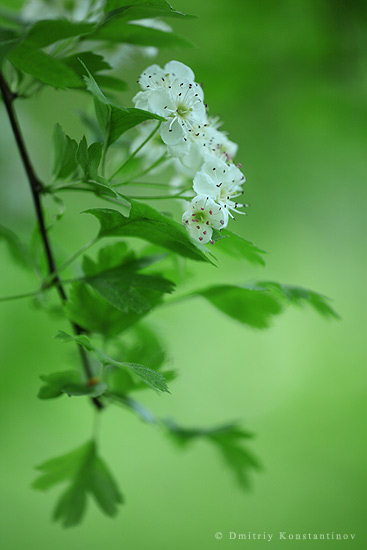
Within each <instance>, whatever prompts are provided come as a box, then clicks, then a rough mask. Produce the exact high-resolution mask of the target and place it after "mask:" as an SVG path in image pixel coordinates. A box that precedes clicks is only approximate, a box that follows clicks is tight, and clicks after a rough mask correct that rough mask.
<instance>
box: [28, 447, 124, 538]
mask: <svg viewBox="0 0 367 550" xmlns="http://www.w3.org/2000/svg"><path fill="white" fill-rule="evenodd" d="M38 469H40V470H41V471H42V472H43V473H42V474H41V475H40V476H39V477H38V478H37V479H36V480H35V482H34V484H33V487H34V488H35V489H39V490H47V489H49V488H50V487H52V486H54V485H57V484H59V483H61V482H64V481H70V484H69V486H68V487H67V489H66V490H65V491H64V493H63V494H62V495H61V497H60V499H59V501H58V503H57V505H56V508H55V510H54V516H53V517H54V519H55V520H56V521H57V520H60V521H61V523H62V524H63V526H64V527H72V526H75V525H77V524H78V523H80V521H81V520H82V518H83V516H84V513H85V509H86V502H87V495H88V493H89V494H91V495H93V497H94V499H95V500H96V502H97V504H98V506H99V507H100V508H101V510H102V511H103V512H104V513H105V514H107V515H109V516H115V515H116V513H117V507H118V505H119V504H121V503H122V502H123V498H122V495H121V493H120V491H119V489H118V487H117V485H116V482H115V480H114V479H113V477H112V475H111V473H110V472H109V470H108V468H107V466H106V465H105V463H104V462H103V461H102V459H101V458H100V457H99V456H98V453H97V447H96V444H95V442H94V441H90V442H88V443H86V444H85V445H83V446H82V447H80V448H78V449H76V450H75V451H72V452H71V453H68V454H66V455H63V456H60V457H57V458H54V459H51V460H49V461H47V462H45V463H44V464H42V465H41V466H39V467H38Z"/></svg>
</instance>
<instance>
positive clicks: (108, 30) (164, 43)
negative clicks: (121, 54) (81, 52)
mask: <svg viewBox="0 0 367 550" xmlns="http://www.w3.org/2000/svg"><path fill="white" fill-rule="evenodd" d="M88 40H108V41H110V42H117V43H122V44H135V45H137V46H156V47H157V48H169V49H171V48H193V47H194V44H193V43H192V42H190V40H187V39H186V38H184V37H183V36H180V35H179V34H176V33H174V32H165V31H161V30H158V29H153V28H151V27H145V26H142V25H138V24H136V25H135V24H134V25H132V24H128V23H126V22H125V21H123V20H122V19H117V18H113V19H110V20H108V21H107V22H106V23H105V24H104V25H103V26H101V27H99V28H98V29H97V30H96V31H95V32H94V33H92V34H90V35H88Z"/></svg>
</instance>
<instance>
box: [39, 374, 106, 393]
mask: <svg viewBox="0 0 367 550" xmlns="http://www.w3.org/2000/svg"><path fill="white" fill-rule="evenodd" d="M40 378H41V380H43V381H44V382H46V384H44V385H43V386H42V387H41V388H40V390H39V392H38V397H39V398H40V399H53V398H55V397H59V396H60V395H63V394H67V395H69V396H72V395H73V396H77V395H88V396H90V397H98V396H100V395H102V394H103V393H104V391H105V390H106V389H107V385H106V384H105V383H103V382H98V380H96V379H93V384H91V383H88V382H84V381H83V379H82V376H81V375H80V374H79V373H78V372H77V371H64V372H54V373H51V374H47V375H42V376H41V377H40Z"/></svg>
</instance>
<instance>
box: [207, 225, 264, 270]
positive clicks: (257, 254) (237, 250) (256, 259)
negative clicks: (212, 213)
mask: <svg viewBox="0 0 367 550" xmlns="http://www.w3.org/2000/svg"><path fill="white" fill-rule="evenodd" d="M212 238H213V240H214V241H215V250H218V249H219V251H220V252H224V253H225V254H228V255H229V256H233V257H234V258H237V259H239V258H241V259H243V260H246V261H247V262H249V263H250V264H254V265H265V262H264V259H263V258H262V256H261V255H262V254H266V252H265V251H264V250H261V248H258V247H257V246H255V245H254V244H252V243H251V242H250V241H246V239H244V238H243V237H241V236H240V235H237V234H236V233H232V232H231V231H227V230H226V229H222V231H220V232H219V231H216V230H214V231H213V237H212Z"/></svg>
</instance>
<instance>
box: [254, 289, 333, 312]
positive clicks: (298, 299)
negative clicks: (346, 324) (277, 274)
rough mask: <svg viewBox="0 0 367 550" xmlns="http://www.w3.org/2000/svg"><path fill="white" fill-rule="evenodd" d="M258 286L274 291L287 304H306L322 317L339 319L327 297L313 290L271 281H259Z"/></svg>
mask: <svg viewBox="0 0 367 550" xmlns="http://www.w3.org/2000/svg"><path fill="white" fill-rule="evenodd" d="M257 286H258V288H260V289H261V288H265V289H268V290H271V291H272V292H274V294H275V295H277V296H279V297H280V298H281V299H282V300H285V302H286V303H287V304H294V305H300V306H302V305H304V304H308V305H309V306H310V307H312V308H314V310H315V311H316V312H317V313H319V314H320V315H323V316H324V317H332V318H334V319H340V317H339V315H338V313H337V312H336V311H335V310H334V309H333V308H332V307H331V306H330V305H329V303H328V302H329V300H330V299H329V298H328V297H327V296H323V295H322V294H319V293H318V292H314V291H313V290H308V289H307V288H302V287H300V286H292V285H282V284H280V283H274V282H271V281H259V283H258V284H257Z"/></svg>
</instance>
